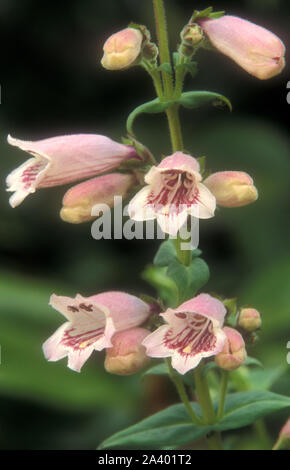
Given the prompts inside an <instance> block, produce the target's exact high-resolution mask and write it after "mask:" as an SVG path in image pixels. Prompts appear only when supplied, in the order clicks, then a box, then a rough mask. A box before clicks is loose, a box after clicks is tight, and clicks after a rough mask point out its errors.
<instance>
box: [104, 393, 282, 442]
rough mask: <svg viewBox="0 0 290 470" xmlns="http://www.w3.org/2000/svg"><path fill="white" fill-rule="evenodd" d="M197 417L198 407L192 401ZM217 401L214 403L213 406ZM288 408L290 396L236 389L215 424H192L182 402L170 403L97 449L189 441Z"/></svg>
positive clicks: (250, 422) (242, 425)
mask: <svg viewBox="0 0 290 470" xmlns="http://www.w3.org/2000/svg"><path fill="white" fill-rule="evenodd" d="M191 406H192V407H193V409H194V411H195V412H196V413H197V414H198V415H199V416H201V412H200V407H199V405H198V404H197V403H192V404H191ZM217 406H218V403H215V408H217ZM285 408H290V398H289V397H285V396H283V395H278V394H276V393H272V392H267V391H251V392H240V393H234V394H232V395H229V396H228V397H227V400H226V404H225V413H224V416H223V418H222V419H221V420H220V421H219V422H218V423H216V424H213V425H204V426H196V425H195V424H194V423H193V422H192V421H191V419H190V417H189V416H188V414H187V411H186V409H185V407H184V406H183V404H178V405H173V406H170V407H169V408H166V409H165V410H162V411H160V412H159V413H156V414H154V415H152V416H149V417H148V418H145V419H144V420H142V421H140V422H139V423H137V424H135V425H133V426H130V427H129V428H127V429H124V430H123V431H120V432H118V433H116V434H114V435H113V436H111V437H109V438H108V439H106V440H105V441H104V442H103V443H102V444H101V445H100V447H99V448H100V449H108V448H114V447H125V448H127V449H128V448H130V449H131V448H132V447H133V448H134V447H136V448H138V449H158V448H161V447H164V446H166V447H168V446H174V447H175V448H176V447H179V446H183V445H186V444H190V443H192V442H194V441H196V440H198V439H200V438H202V437H204V436H206V435H207V434H208V433H209V432H211V431H226V430H230V429H238V428H241V427H244V426H248V425H249V424H252V423H253V422H254V421H256V420H257V419H259V418H262V417H263V416H266V415H267V414H269V413H272V412H274V411H278V410H282V409H285Z"/></svg>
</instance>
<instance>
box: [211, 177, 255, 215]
mask: <svg viewBox="0 0 290 470" xmlns="http://www.w3.org/2000/svg"><path fill="white" fill-rule="evenodd" d="M204 184H205V185H206V186H207V187H208V189H209V190H210V191H211V193H212V194H213V195H214V196H215V198H216V202H217V204H218V205H219V206H223V207H241V206H246V205H248V204H251V203H252V202H254V201H256V200H257V198H258V191H257V188H256V187H255V186H254V184H253V180H252V178H251V177H250V176H249V175H248V174H247V173H244V172H243V171H219V172H217V173H213V174H212V175H210V176H209V177H208V178H206V179H205V181H204Z"/></svg>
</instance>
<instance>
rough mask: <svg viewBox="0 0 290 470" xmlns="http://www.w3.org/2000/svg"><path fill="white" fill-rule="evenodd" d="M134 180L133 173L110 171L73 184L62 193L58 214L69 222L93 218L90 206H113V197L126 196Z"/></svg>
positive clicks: (75, 222) (74, 222)
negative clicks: (61, 204)
mask: <svg viewBox="0 0 290 470" xmlns="http://www.w3.org/2000/svg"><path fill="white" fill-rule="evenodd" d="M135 182H136V179H135V177H134V176H133V175H129V174H122V173H111V174H109V175H104V176H99V177H97V178H93V179H91V180H88V181H85V182H84V183H80V184H78V185H76V186H73V187H72V188H70V189H69V190H68V191H67V192H66V194H65V195H64V198H63V208H62V209H61V211H60V216H61V218H62V220H64V221H65V222H69V223H71V224H80V223H82V222H88V221H90V220H93V219H94V216H93V215H91V214H92V208H93V207H94V206H95V205H96V204H107V206H108V208H111V207H113V206H114V197H115V196H121V197H126V196H127V194H128V192H129V190H130V189H131V188H132V186H133V185H134V184H135Z"/></svg>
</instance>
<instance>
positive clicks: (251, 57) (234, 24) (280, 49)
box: [198, 15, 285, 80]
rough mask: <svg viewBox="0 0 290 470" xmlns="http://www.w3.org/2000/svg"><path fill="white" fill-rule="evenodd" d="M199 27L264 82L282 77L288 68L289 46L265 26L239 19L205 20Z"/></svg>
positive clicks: (241, 65) (222, 50)
mask: <svg viewBox="0 0 290 470" xmlns="http://www.w3.org/2000/svg"><path fill="white" fill-rule="evenodd" d="M198 23H199V25H200V26H201V27H202V29H203V30H204V32H205V34H206V35H207V37H208V38H209V40H210V41H211V43H212V44H213V45H214V46H215V47H216V48H217V49H218V50H219V51H220V52H221V53H222V54H225V55H226V56H228V57H230V58H231V59H232V60H234V61H235V62H236V63H237V64H238V65H239V66H240V67H242V68H243V69H244V70H246V71H247V72H248V73H250V74H251V75H253V76H254V77H256V78H259V79H260V80H266V79H269V78H272V77H274V76H275V75H278V74H279V73H280V72H281V71H282V70H283V68H284V67H285V58H284V56H285V46H284V44H283V42H282V41H281V39H279V38H278V37H277V36H276V35H275V34H273V33H272V32H271V31H268V30H267V29H265V28H263V27H262V26H258V25H256V24H254V23H252V22H250V21H248V20H245V19H243V18H239V17H237V16H231V15H225V16H222V17H221V18H218V19H211V18H202V19H199V20H198Z"/></svg>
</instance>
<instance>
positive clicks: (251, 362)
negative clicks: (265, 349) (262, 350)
mask: <svg viewBox="0 0 290 470" xmlns="http://www.w3.org/2000/svg"><path fill="white" fill-rule="evenodd" d="M244 366H257V367H261V368H262V369H264V366H263V364H262V362H261V361H259V360H258V359H256V358H255V357H249V356H248V357H247V359H246V361H245V363H244Z"/></svg>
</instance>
